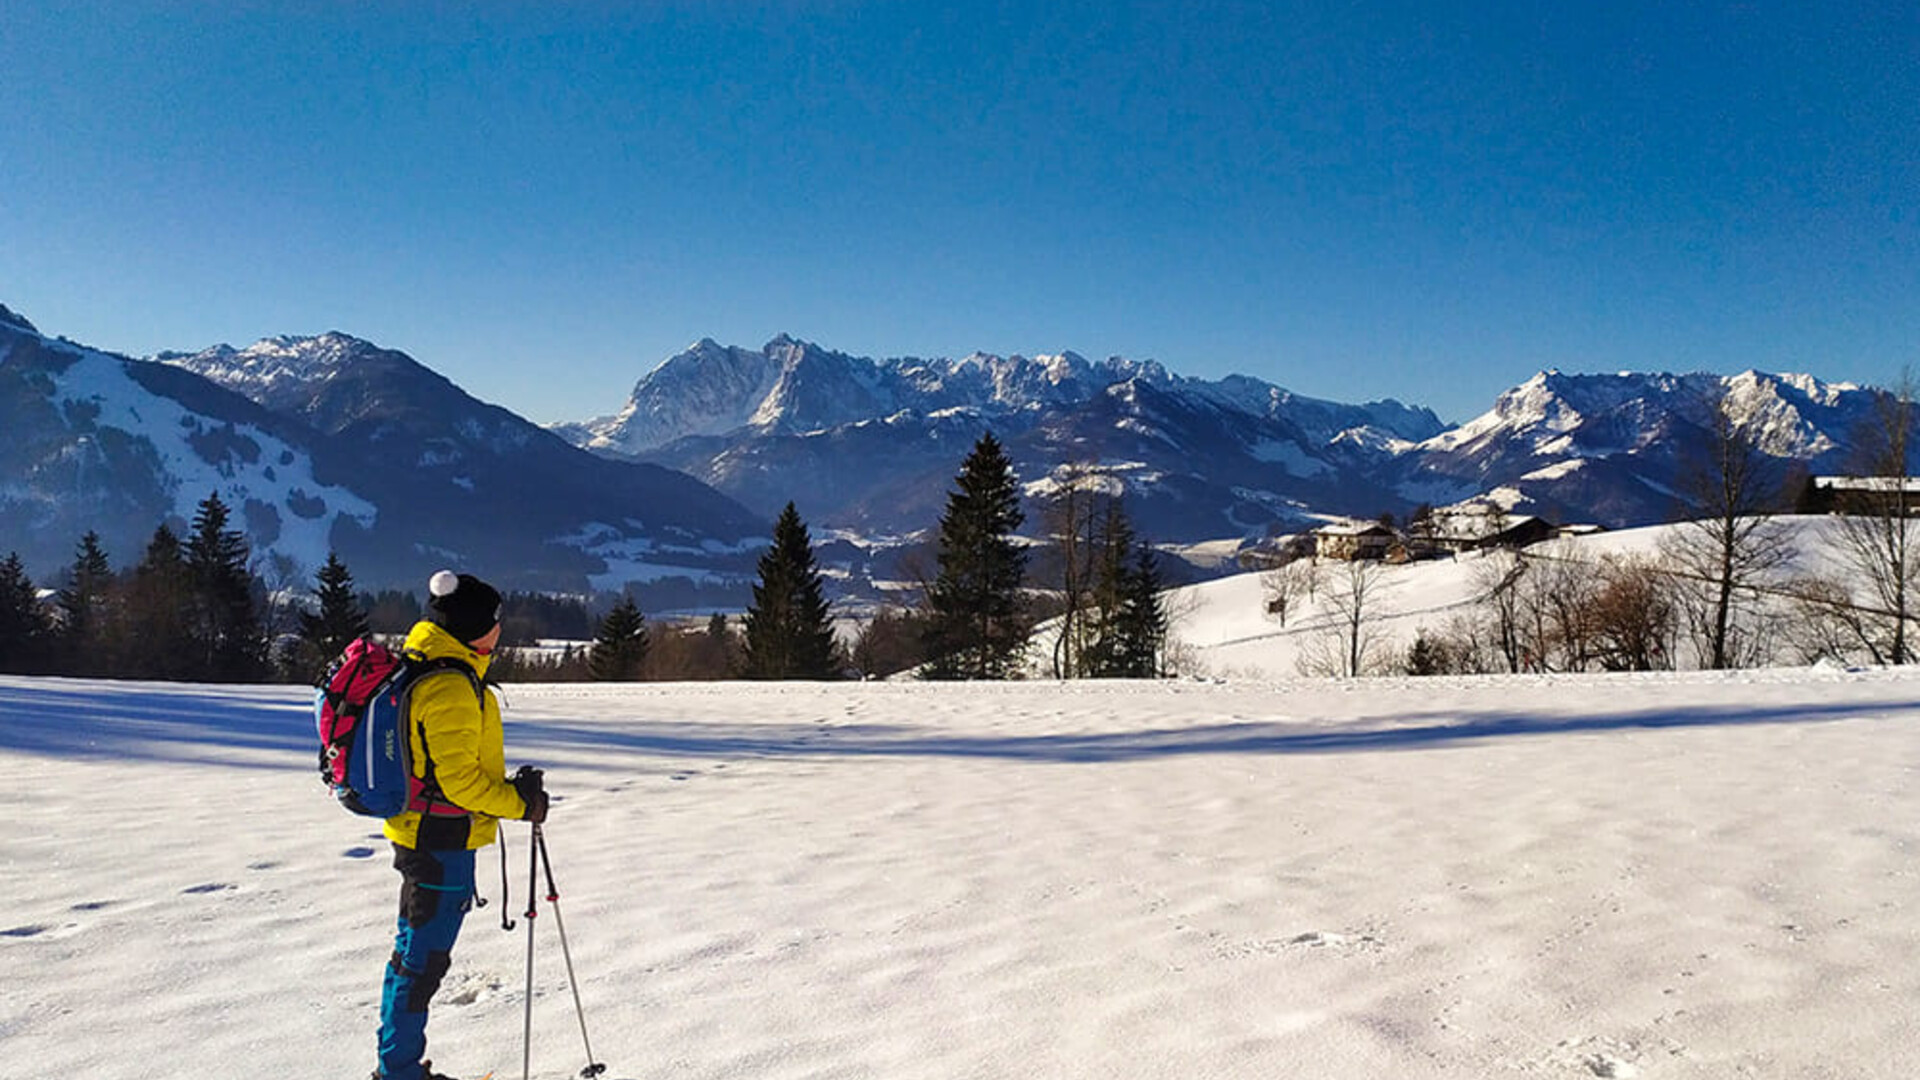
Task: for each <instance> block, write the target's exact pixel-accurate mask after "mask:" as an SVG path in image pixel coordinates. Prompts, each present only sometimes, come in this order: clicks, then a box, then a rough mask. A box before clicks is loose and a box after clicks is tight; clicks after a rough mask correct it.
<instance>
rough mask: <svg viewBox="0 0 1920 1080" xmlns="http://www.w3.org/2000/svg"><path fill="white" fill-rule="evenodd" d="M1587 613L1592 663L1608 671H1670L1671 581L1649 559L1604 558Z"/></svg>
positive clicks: (1673, 617)
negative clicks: (1596, 587)
mask: <svg viewBox="0 0 1920 1080" xmlns="http://www.w3.org/2000/svg"><path fill="white" fill-rule="evenodd" d="M1599 577H1600V587H1599V588H1598V589H1597V590H1596V591H1595V592H1594V594H1593V598H1592V601H1591V603H1590V605H1589V607H1588V609H1587V613H1586V615H1587V624H1586V629H1587V630H1588V632H1589V633H1590V635H1591V637H1590V643H1591V653H1592V657H1593V659H1596V660H1598V661H1599V662H1600V666H1601V667H1603V668H1605V669H1607V670H1608V671H1663V670H1667V669H1670V668H1672V667H1673V635H1674V628H1675V611H1674V602H1673V594H1672V586H1671V581H1672V579H1671V577H1670V576H1669V575H1668V574H1667V573H1666V572H1664V571H1663V570H1661V569H1660V567H1658V566H1657V565H1655V564H1654V563H1653V562H1651V561H1650V560H1646V559H1640V558H1614V557H1607V558H1605V559H1602V560H1601V564H1600V575H1599Z"/></svg>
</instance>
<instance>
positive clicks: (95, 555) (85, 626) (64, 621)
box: [55, 529, 114, 675]
mask: <svg viewBox="0 0 1920 1080" xmlns="http://www.w3.org/2000/svg"><path fill="white" fill-rule="evenodd" d="M113 584H114V582H113V566H112V565H111V564H110V563H108V562H107V553H106V552H105V551H103V550H101V548H100V534H99V533H96V532H94V531H93V530H91V529H89V530H87V535H85V536H83V537H81V538H80V545H79V547H78V548H77V549H76V550H75V552H74V556H73V566H72V567H71V568H69V569H68V571H67V585H66V587H65V588H63V589H61V590H60V593H59V595H58V597H57V598H56V600H55V603H56V605H57V606H58V608H59V611H60V631H59V635H58V644H57V647H58V648H59V651H60V654H61V655H60V659H59V662H58V664H57V667H58V668H59V670H61V671H63V672H65V673H66V674H69V675H106V674H111V673H112V671H113V669H114V658H113V657H112V656H111V655H110V648H111V641H112V634H113V629H114V627H113V622H114V619H113V601H114V597H113Z"/></svg>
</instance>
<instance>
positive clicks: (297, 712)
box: [0, 678, 320, 769]
mask: <svg viewBox="0 0 1920 1080" xmlns="http://www.w3.org/2000/svg"><path fill="white" fill-rule="evenodd" d="M319 746H320V743H319V737H318V736H317V735H315V733H314V728H313V707H312V705H311V704H310V703H309V701H308V700H306V699H301V698H297V697H296V698H289V697H288V694H287V690H286V688H284V687H232V686H207V685H195V684H188V683H157V682H122V683H106V682H77V681H70V680H64V679H16V678H8V679H3V680H0V750H13V751H21V752H24V753H29V754H41V755H47V756H53V757H68V758H103V759H113V760H122V761H124V760H149V761H180V762H205V763H209V764H215V763H217V764H222V765H239V766H242V767H248V768H263V769H267V768H283V767H284V762H280V761H275V760H272V756H273V755H278V754H282V753H288V752H293V751H298V752H300V753H302V754H304V755H305V756H306V757H308V758H310V759H313V760H314V761H316V763H317V761H318V757H317V755H318V753H319ZM316 767H317V764H316Z"/></svg>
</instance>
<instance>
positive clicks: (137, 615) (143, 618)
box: [126, 524, 196, 679]
mask: <svg viewBox="0 0 1920 1080" xmlns="http://www.w3.org/2000/svg"><path fill="white" fill-rule="evenodd" d="M192 607H193V580H192V574H191V573H190V572H189V571H188V569H187V558H186V551H185V549H184V548H183V547H182V546H181V544H180V538H179V537H178V536H176V535H175V534H174V531H173V530H172V529H171V528H169V527H167V526H166V525H164V524H162V525H161V526H160V527H159V528H157V529H155V530H154V532H153V538H152V539H151V540H149V541H147V550H146V554H145V555H143V556H142V557H141V559H140V562H139V564H138V565H136V566H135V567H134V568H133V575H132V580H131V581H130V582H129V583H128V585H127V602H126V621H127V648H126V654H127V659H126V668H127V673H128V674H130V675H132V676H134V677H135V678H141V679H187V678H191V677H192V676H193V674H194V669H195V666H196V660H195V657H194V655H193V653H192V651H191V650H189V649H188V648H186V647H185V646H186V644H187V642H188V641H189V640H190V633H191V628H192V621H191V612H192Z"/></svg>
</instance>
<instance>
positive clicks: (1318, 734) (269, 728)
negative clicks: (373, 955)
mask: <svg viewBox="0 0 1920 1080" xmlns="http://www.w3.org/2000/svg"><path fill="white" fill-rule="evenodd" d="M1917 710H1920V700H1916V701H1858V702H1835V703H1830V704H1797V705H1781V706H1771V707H1759V706H1752V705H1739V706H1726V707H1704V706H1690V707H1681V708H1667V709H1643V710H1637V711H1624V712H1598V713H1594V714H1589V715H1585V716H1577V717H1564V716H1562V717H1551V718H1544V719H1543V718H1539V717H1533V716H1528V715H1525V714H1522V713H1519V712H1514V711H1511V710H1509V711H1503V712H1492V713H1473V714H1471V715H1468V716H1465V717H1457V718H1456V717H1452V716H1449V715H1446V714H1436V713H1425V714H1413V715H1409V716H1407V717H1406V718H1405V719H1406V720H1408V721H1412V722H1409V723H1401V724H1397V725H1392V726H1382V725H1380V724H1379V723H1378V722H1374V721H1354V722H1352V723H1350V724H1346V725H1342V726H1338V727H1324V726H1316V727H1306V726H1303V725H1300V724H1297V723H1290V722H1260V721H1235V722H1231V723H1213V724H1195V725H1191V726H1177V725H1169V726H1165V727H1158V728H1150V729H1141V730H1134V731H1115V732H1095V733H1082V734H1043V735H1024V736H1023V735H1013V736H987V735H983V736H971V735H942V734H939V733H938V732H936V731H929V730H928V729H926V728H922V727H916V726H913V725H908V724H866V725H849V726H834V725H831V724H816V723H805V724H800V723H793V724H780V725H769V724H738V725H735V724H711V723H690V722H673V721H646V720H639V719H631V720H630V719H624V718H616V719H611V720H608V721H605V722H591V721H582V722H564V721H555V720H513V719H511V718H509V725H510V728H511V731H510V736H509V738H510V742H512V744H513V750H514V751H515V752H516V753H517V754H521V755H527V754H529V753H532V754H537V752H538V750H539V749H540V748H542V747H548V748H553V749H573V750H585V751H592V750H609V751H621V752H625V753H634V754H643V755H655V756H661V757H682V758H686V757H693V758H733V757H760V758H778V757H788V758H811V759H824V758H836V757H838V758H863V757H864V758H885V757H953V758H981V759H1001V760H1010V761H1027V762H1037V763H1059V764H1100V763H1108V762H1129V761H1141V760H1148V759H1153V758H1166V757H1175V756H1182V755H1193V754H1221V755H1231V754H1337V753H1362V752H1372V751H1391V750H1423V749H1433V748H1440V747H1446V746H1450V745H1455V744H1463V743H1471V742H1475V741H1483V740H1489V739H1503V738H1523V737H1538V736H1553V735H1578V734H1585V733H1596V732H1609V731H1624V730H1635V729H1640V730H1662V729H1671V728H1697V727H1726V726H1749V725H1760V724H1805V723H1829V722H1834V721H1840V720H1848V719H1858V718H1867V717H1873V716H1883V715H1888V714H1893V713H1903V712H1912V711H1917ZM1421 721H1425V722H1421ZM1363 724H1364V725H1366V726H1362V725H1363ZM0 750H7V751H16V752H22V753H26V754H36V755H43V756H51V757H65V758H81V759H85V758H103V759H114V760H152V761H180V762H204V763H217V764H223V765H238V766H241V767H250V768H272V769H278V768H284V767H286V766H287V764H288V763H287V762H283V761H279V760H276V759H277V758H278V756H279V755H282V754H286V755H292V756H293V757H295V758H296V759H298V760H299V761H300V762H301V763H303V764H304V763H305V762H307V761H309V760H311V759H312V758H313V755H314V754H315V753H316V751H317V743H316V741H315V736H314V733H313V727H312V712H311V707H310V705H309V704H308V703H307V701H306V699H305V698H304V697H303V696H301V695H299V693H298V692H297V691H294V690H292V689H291V688H286V687H261V688H248V687H226V686H195V685H183V684H171V683H69V682H65V681H62V680H58V679H17V678H7V679H0ZM235 751H241V752H249V751H251V752H255V753H250V754H249V753H243V754H240V755H238V756H236V754H235V753H234V752H235Z"/></svg>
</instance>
